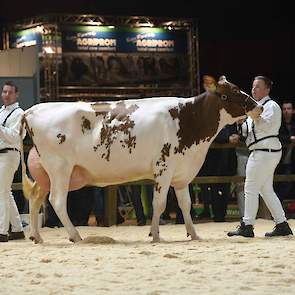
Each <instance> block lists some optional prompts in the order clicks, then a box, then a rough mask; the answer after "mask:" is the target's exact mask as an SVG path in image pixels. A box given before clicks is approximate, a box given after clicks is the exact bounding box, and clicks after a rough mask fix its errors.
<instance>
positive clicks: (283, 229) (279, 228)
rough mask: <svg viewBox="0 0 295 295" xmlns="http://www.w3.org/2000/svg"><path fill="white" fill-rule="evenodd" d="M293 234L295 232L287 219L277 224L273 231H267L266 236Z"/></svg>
mask: <svg viewBox="0 0 295 295" xmlns="http://www.w3.org/2000/svg"><path fill="white" fill-rule="evenodd" d="M288 235H293V232H292V230H291V228H290V226H289V224H288V222H287V221H284V222H282V223H278V224H276V226H275V227H274V229H273V231H272V232H267V233H266V234H265V236H266V237H278V236H288Z"/></svg>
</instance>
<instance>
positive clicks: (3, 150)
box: [0, 148, 19, 154]
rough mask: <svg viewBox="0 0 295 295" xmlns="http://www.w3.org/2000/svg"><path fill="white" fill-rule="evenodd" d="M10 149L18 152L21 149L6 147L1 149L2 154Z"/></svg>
mask: <svg viewBox="0 0 295 295" xmlns="http://www.w3.org/2000/svg"><path fill="white" fill-rule="evenodd" d="M8 151H16V152H19V150H18V149H16V148H5V149H0V154H5V153H7V152H8Z"/></svg>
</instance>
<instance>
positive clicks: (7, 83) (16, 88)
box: [2, 81, 18, 92]
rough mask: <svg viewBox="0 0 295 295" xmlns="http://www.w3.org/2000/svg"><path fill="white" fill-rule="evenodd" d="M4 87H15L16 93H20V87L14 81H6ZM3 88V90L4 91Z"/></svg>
mask: <svg viewBox="0 0 295 295" xmlns="http://www.w3.org/2000/svg"><path fill="white" fill-rule="evenodd" d="M4 86H11V87H14V90H15V92H18V87H17V86H16V85H15V84H14V83H13V82H12V81H6V82H5V83H4V84H3V87H4ZM3 87H2V89H3Z"/></svg>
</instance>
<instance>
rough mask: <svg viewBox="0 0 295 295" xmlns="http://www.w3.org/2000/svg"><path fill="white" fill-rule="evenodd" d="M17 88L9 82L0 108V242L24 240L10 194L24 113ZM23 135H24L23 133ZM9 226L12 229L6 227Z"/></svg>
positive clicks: (5, 85) (4, 89)
mask: <svg viewBox="0 0 295 295" xmlns="http://www.w3.org/2000/svg"><path fill="white" fill-rule="evenodd" d="M17 98H18V89H17V86H16V85H14V84H13V83H12V82H10V81H8V82H6V83H5V84H4V85H3V88H2V101H3V106H2V107H1V109H0V242H8V240H19V239H24V238H25V235H24V231H23V227H22V223H21V219H20V215H19V212H18V209H17V206H16V203H15V200H14V197H13V195H12V192H11V185H12V182H13V178H14V174H15V172H16V170H17V168H18V165H19V162H20V153H19V148H20V140H21V137H20V132H19V131H20V126H21V118H22V114H23V113H24V111H23V110H22V109H21V108H20V107H19V104H18V102H17ZM24 136H25V134H24ZM10 224H11V230H9V226H10Z"/></svg>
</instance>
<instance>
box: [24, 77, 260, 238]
mask: <svg viewBox="0 0 295 295" xmlns="http://www.w3.org/2000/svg"><path fill="white" fill-rule="evenodd" d="M214 82H215V81H214ZM208 89H210V91H209V90H208V91H207V92H205V93H203V94H201V95H199V96H197V97H191V98H179V97H157V98H146V99H138V100H125V101H117V102H95V103H86V102H53V103H41V104H38V105H35V106H33V107H32V108H30V109H28V110H27V111H26V112H25V114H24V118H23V124H25V125H26V129H27V131H28V132H29V134H30V136H31V137H32V139H33V143H34V146H35V154H34V152H33V153H31V155H30V157H29V168H30V172H31V175H32V177H33V178H34V179H35V181H36V182H37V183H38V184H39V185H40V186H41V191H44V193H45V192H48V191H50V196H49V200H50V203H51V204H52V206H53V208H54V209H55V211H56V214H57V215H58V217H59V219H60V220H61V222H62V224H63V225H64V227H65V229H66V230H67V232H68V234H69V239H70V240H71V241H73V242H78V241H80V240H81V237H80V235H79V233H78V231H77V230H76V228H75V227H74V226H73V224H72V223H71V221H70V219H69V217H68V214H67V206H66V203H67V202H66V200H67V194H68V191H69V190H72V189H78V188H80V187H83V186H85V185H87V184H88V185H97V186H101V187H103V186H107V185H114V184H121V183H124V182H131V181H137V180H140V179H151V180H154V182H155V186H154V198H153V212H154V215H153V219H152V224H151V234H152V237H153V241H159V218H160V215H161V213H162V212H163V211H164V209H165V205H166V198H167V191H168V189H169V186H170V185H171V186H172V187H174V189H175V192H176V196H177V199H178V203H179V206H180V208H181V210H182V212H183V216H184V221H185V227H186V230H187V234H189V235H190V236H191V238H192V239H193V240H195V239H198V236H197V234H196V231H195V229H194V225H193V223H192V219H191V216H190V214H189V211H190V202H191V201H190V196H189V190H188V184H189V183H190V182H191V181H192V180H193V178H194V177H195V176H196V175H197V173H198V171H199V169H200V168H201V166H202V164H203V162H204V159H205V156H206V154H207V151H208V148H209V146H210V144H211V142H212V141H213V139H214V138H215V136H216V135H217V134H218V132H219V131H220V130H221V129H222V128H223V127H224V126H225V125H226V124H232V123H234V122H235V121H237V120H239V119H241V118H243V117H245V115H246V114H248V115H252V116H254V115H259V114H260V113H261V111H262V107H261V106H259V105H257V103H256V102H255V100H253V99H252V98H251V97H250V96H249V95H247V94H246V93H244V92H242V91H240V89H239V88H238V87H237V86H235V85H234V84H232V83H229V82H228V81H227V80H226V79H225V77H224V76H223V77H222V78H221V79H220V80H219V82H218V83H216V82H215V84H213V85H209V87H208ZM22 166H23V169H22V170H23V181H24V182H26V180H28V178H27V176H26V174H25V165H24V161H23V153H22ZM34 188H35V189H38V190H40V187H39V186H37V185H36V183H35V185H34ZM44 196H45V194H44V195H43V197H44ZM43 197H42V198H40V197H39V198H36V197H34V194H31V196H30V213H31V239H33V240H34V241H35V242H36V243H38V242H42V239H41V236H40V233H39V230H38V226H37V215H38V212H39V209H40V206H41V203H42V201H43Z"/></svg>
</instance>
